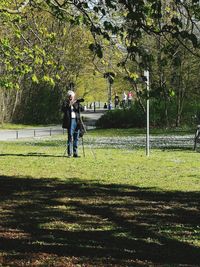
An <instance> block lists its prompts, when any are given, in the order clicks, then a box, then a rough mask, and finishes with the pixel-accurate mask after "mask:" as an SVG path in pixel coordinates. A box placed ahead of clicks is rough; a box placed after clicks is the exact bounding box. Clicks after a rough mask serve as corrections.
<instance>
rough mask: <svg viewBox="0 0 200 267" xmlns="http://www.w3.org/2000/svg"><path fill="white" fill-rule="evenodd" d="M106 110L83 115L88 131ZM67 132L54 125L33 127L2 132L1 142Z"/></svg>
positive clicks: (88, 112)
mask: <svg viewBox="0 0 200 267" xmlns="http://www.w3.org/2000/svg"><path fill="white" fill-rule="evenodd" d="M104 112H105V111H104V110H96V112H94V111H93V110H87V111H84V112H82V113H81V115H82V116H83V117H84V118H85V119H86V122H85V124H86V126H87V128H88V129H90V128H92V127H94V125H95V123H96V121H97V120H98V119H99V118H100V117H101V116H102V115H103V114H104ZM64 133H65V131H64V130H63V129H62V126H61V125H52V126H45V127H32V128H26V129H18V130H3V129H2V130H0V141H8V140H9V141H12V140H16V139H21V138H34V137H45V136H52V135H56V134H64Z"/></svg>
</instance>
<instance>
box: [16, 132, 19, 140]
mask: <svg viewBox="0 0 200 267" xmlns="http://www.w3.org/2000/svg"><path fill="white" fill-rule="evenodd" d="M18 138H19V132H18V131H16V139H18Z"/></svg>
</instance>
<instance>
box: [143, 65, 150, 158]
mask: <svg viewBox="0 0 200 267" xmlns="http://www.w3.org/2000/svg"><path fill="white" fill-rule="evenodd" d="M144 76H145V77H146V84H147V107H146V110H147V118H146V123H147V124H146V127H147V132H146V156H149V71H148V70H146V71H144Z"/></svg>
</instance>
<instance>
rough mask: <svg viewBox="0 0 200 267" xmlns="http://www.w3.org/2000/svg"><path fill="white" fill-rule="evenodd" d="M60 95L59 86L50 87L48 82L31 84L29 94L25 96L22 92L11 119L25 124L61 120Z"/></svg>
mask: <svg viewBox="0 0 200 267" xmlns="http://www.w3.org/2000/svg"><path fill="white" fill-rule="evenodd" d="M61 96H62V92H61V90H59V88H57V87H54V88H52V86H51V85H49V83H48V82H47V83H45V82H43V83H40V84H36V85H32V90H31V94H30V95H29V97H28V98H27V96H26V94H25V93H24V94H22V103H23V105H19V106H18V108H17V110H16V112H15V115H14V117H13V121H14V122H17V123H26V124H31V123H33V124H49V123H60V122H61V111H60V109H61Z"/></svg>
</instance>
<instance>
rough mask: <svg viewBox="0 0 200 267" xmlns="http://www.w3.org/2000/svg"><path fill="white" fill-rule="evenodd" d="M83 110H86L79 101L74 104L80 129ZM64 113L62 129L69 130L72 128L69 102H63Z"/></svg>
mask: <svg viewBox="0 0 200 267" xmlns="http://www.w3.org/2000/svg"><path fill="white" fill-rule="evenodd" d="M83 110H84V108H83V106H82V105H81V104H80V102H78V101H77V102H75V103H74V104H73V111H74V112H75V114H76V120H77V128H78V129H79V128H80V125H81V117H80V112H81V111H83ZM62 112H64V116H63V123H62V128H64V129H69V128H70V126H71V106H70V105H69V101H64V102H63V105H62Z"/></svg>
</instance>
